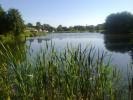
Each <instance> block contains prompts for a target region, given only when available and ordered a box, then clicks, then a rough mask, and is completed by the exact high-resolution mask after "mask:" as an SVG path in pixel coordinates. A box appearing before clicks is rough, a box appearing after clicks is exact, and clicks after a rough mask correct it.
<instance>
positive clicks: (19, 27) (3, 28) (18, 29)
mask: <svg viewBox="0 0 133 100" xmlns="http://www.w3.org/2000/svg"><path fill="white" fill-rule="evenodd" d="M24 28H25V25H24V21H23V19H22V16H21V14H20V12H19V11H18V10H17V9H9V10H8V11H4V9H3V8H2V7H1V6H0V34H9V33H10V34H13V35H19V34H20V33H23V32H24Z"/></svg>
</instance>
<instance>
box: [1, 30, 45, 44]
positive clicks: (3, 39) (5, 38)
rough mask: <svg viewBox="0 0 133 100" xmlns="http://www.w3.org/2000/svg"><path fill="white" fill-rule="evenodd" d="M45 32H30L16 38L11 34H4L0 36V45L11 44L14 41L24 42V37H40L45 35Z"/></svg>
mask: <svg viewBox="0 0 133 100" xmlns="http://www.w3.org/2000/svg"><path fill="white" fill-rule="evenodd" d="M45 34H46V33H45V32H35V33H34V32H30V31H26V32H24V33H21V34H20V35H18V36H14V35H13V34H11V33H6V35H0V42H2V43H13V42H14V41H19V42H24V41H25V39H26V37H33V36H41V35H45Z"/></svg>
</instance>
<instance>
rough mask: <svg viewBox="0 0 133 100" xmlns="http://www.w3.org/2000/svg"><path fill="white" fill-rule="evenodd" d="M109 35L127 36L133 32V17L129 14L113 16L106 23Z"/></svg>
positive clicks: (123, 13)
mask: <svg viewBox="0 0 133 100" xmlns="http://www.w3.org/2000/svg"><path fill="white" fill-rule="evenodd" d="M105 30H106V32H107V33H112V34H113V33H114V34H115V33H117V34H125V33H132V32H133V15H132V14H131V13H129V12H121V13H116V14H111V15H109V16H108V17H107V19H106V23H105Z"/></svg>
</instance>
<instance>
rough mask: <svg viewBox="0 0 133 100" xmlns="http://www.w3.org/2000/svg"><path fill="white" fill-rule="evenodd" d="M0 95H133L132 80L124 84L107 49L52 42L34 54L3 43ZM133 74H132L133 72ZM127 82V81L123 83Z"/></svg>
mask: <svg viewBox="0 0 133 100" xmlns="http://www.w3.org/2000/svg"><path fill="white" fill-rule="evenodd" d="M1 46H2V48H3V49H1V50H0V56H1V58H0V59H1V62H0V86H1V87H0V99H8V100H10V99H15V100H17V99H20V98H21V100H28V99H34V100H42V99H43V100H62V99H63V100H68V99H69V100H81V99H83V100H86V99H89V100H104V99H106V100H116V99H120V100H122V99H124V98H126V99H127V98H128V99H130V98H131V97H132V94H131V93H132V89H133V88H132V81H131V79H132V78H131V77H130V76H129V77H128V78H129V87H128V85H127V87H126V86H124V87H123V85H124V82H123V81H121V80H122V79H121V78H120V73H119V71H118V70H117V69H116V68H115V67H112V66H111V64H110V63H109V62H107V63H104V59H107V58H106V56H107V55H106V53H102V54H100V53H98V52H97V53H96V51H95V49H94V48H90V49H88V48H84V49H81V46H78V47H77V48H75V49H74V48H70V47H68V48H66V49H65V50H64V51H62V52H58V51H56V49H55V48H54V46H48V45H47V44H46V48H45V49H42V50H41V52H39V53H38V54H36V56H35V55H34V56H33V55H32V52H27V49H26V48H25V49H22V50H21V49H20V48H19V47H17V46H16V48H15V50H16V51H18V54H14V53H13V51H11V49H10V48H9V47H8V46H7V47H6V46H4V45H3V44H1ZM129 75H132V74H129ZM121 83H123V84H121Z"/></svg>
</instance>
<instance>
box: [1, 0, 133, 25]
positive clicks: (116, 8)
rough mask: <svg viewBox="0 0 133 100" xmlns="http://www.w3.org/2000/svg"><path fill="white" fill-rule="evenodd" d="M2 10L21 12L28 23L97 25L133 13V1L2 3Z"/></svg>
mask: <svg viewBox="0 0 133 100" xmlns="http://www.w3.org/2000/svg"><path fill="white" fill-rule="evenodd" d="M0 4H1V5H2V7H3V8H4V9H5V10H7V9H9V8H16V9H19V11H20V12H21V14H22V16H23V18H24V20H25V23H27V22H31V23H34V24H35V23H36V22H37V21H40V22H41V23H42V24H43V23H47V24H50V25H53V26H57V25H59V24H62V25H64V26H73V25H96V24H100V23H103V22H104V21H105V18H106V17H107V16H108V15H109V14H111V13H116V12H121V11H129V12H131V13H133V0H0Z"/></svg>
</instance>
